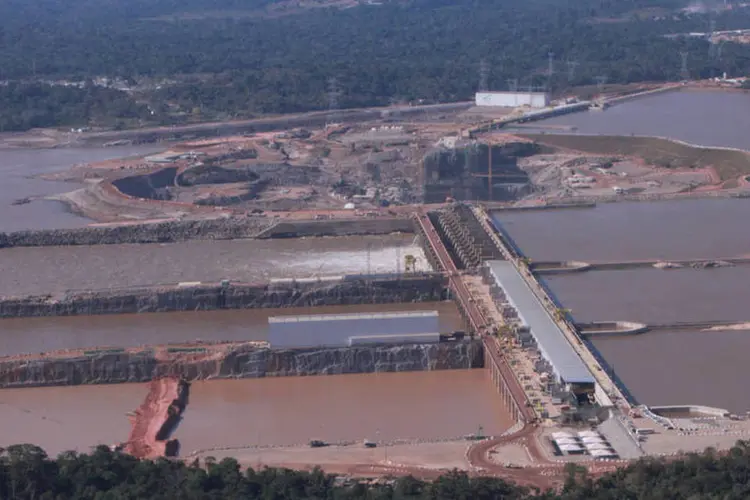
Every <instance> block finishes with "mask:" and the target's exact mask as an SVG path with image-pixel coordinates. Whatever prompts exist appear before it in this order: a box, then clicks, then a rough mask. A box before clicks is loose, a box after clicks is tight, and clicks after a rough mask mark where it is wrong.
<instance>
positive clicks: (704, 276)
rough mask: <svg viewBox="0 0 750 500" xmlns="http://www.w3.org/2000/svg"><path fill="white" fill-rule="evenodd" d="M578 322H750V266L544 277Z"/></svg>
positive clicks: (594, 272)
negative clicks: (749, 302)
mask: <svg viewBox="0 0 750 500" xmlns="http://www.w3.org/2000/svg"><path fill="white" fill-rule="evenodd" d="M544 281H545V282H546V283H547V285H548V286H549V288H550V289H551V290H552V292H553V293H554V295H555V296H556V297H557V299H558V300H559V301H560V302H562V304H563V305H564V306H565V307H566V308H569V309H571V312H572V314H573V317H574V318H575V320H576V321H578V322H586V321H607V320H610V321H621V320H622V321H639V322H644V323H651V324H664V323H675V322H690V321H693V322H694V321H750V309H749V308H748V293H747V291H748V283H750V266H746V265H742V266H736V267H724V268H715V269H673V270H660V269H630V270H623V271H590V272H584V273H573V274H568V275H549V276H546V277H545V278H544Z"/></svg>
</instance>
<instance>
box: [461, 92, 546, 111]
mask: <svg viewBox="0 0 750 500" xmlns="http://www.w3.org/2000/svg"><path fill="white" fill-rule="evenodd" d="M476 105H477V106H493V107H501V108H518V107H520V106H529V107H531V108H546V107H547V106H549V94H547V93H544V92H477V94H476Z"/></svg>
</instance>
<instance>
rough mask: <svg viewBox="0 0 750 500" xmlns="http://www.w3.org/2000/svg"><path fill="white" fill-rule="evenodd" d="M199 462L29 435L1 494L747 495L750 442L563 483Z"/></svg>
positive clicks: (144, 499) (3, 465)
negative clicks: (46, 446) (71, 447)
mask: <svg viewBox="0 0 750 500" xmlns="http://www.w3.org/2000/svg"><path fill="white" fill-rule="evenodd" d="M206 462H207V463H206V464H204V465H205V468H201V467H198V465H197V464H192V465H185V464H184V463H182V462H178V461H170V460H166V459H162V460H157V461H147V460H144V461H139V460H137V459H135V458H133V457H130V456H128V455H123V454H120V453H114V452H111V451H109V449H108V448H107V447H104V446H102V447H99V448H97V449H96V450H94V451H93V452H92V453H91V454H76V453H73V452H67V453H63V454H61V455H59V456H58V457H57V459H50V458H48V457H47V456H46V455H45V453H44V451H43V450H42V449H40V448H38V447H36V446H32V445H15V446H9V447H8V448H6V449H4V450H2V455H0V498H9V499H14V500H45V499H59V500H62V499H68V498H71V499H72V498H75V499H81V500H84V499H133V500H150V499H164V500H174V499H178V498H179V499H188V500H192V499H195V500H199V499H217V500H219V499H221V500H225V499H264V500H266V499H267V500H287V499H288V500H293V499H334V500H347V499H362V500H365V499H367V500H381V499H382V500H391V499H393V500H396V499H415V500H417V499H425V500H426V499H430V500H443V499H445V500H491V499H492V500H495V499H498V500H499V499H509V500H513V499H531V498H536V499H545V500H547V499H548V500H552V499H560V500H597V499H602V500H604V499H607V500H610V499H611V500H620V499H633V500H638V499H644V500H645V499H658V500H670V499H675V500H677V499H681V500H682V499H698V498H701V499H722V500H735V499H736V500H741V499H746V498H749V497H750V443H748V442H742V441H740V442H738V443H737V444H736V445H735V446H734V447H733V448H732V449H731V450H729V452H728V453H727V454H722V455H718V454H717V453H716V452H714V451H712V450H707V451H706V452H705V453H703V454H693V455H689V456H687V457H686V458H685V459H683V460H676V461H672V462H665V461H663V460H641V461H639V462H636V463H634V464H633V465H631V466H629V467H627V468H623V469H620V470H618V471H617V472H615V473H614V474H610V475H607V476H604V477H602V478H600V479H592V478H589V477H587V475H586V472H585V469H577V468H576V467H571V468H570V469H569V470H568V478H567V480H566V481H565V485H564V486H563V488H562V490H561V491H558V492H552V491H546V492H540V491H536V490H529V489H527V488H522V487H518V486H515V485H513V484H510V483H507V482H505V481H502V480H500V479H494V478H470V477H468V476H467V475H466V474H464V473H462V472H458V471H454V472H451V473H448V474H445V475H443V476H441V477H440V478H439V479H437V480H435V481H433V482H423V481H420V480H417V479H414V478H411V477H407V478H400V479H397V480H395V481H392V482H389V483H387V484H378V485H372V484H367V483H362V482H352V481H348V482H347V481H339V480H338V479H337V478H336V477H334V476H331V475H326V474H324V473H323V472H321V471H320V470H313V471H312V472H303V471H292V470H287V469H270V468H264V469H261V470H253V469H247V470H246V471H244V472H243V471H242V470H241V468H240V466H239V464H238V463H237V462H236V461H235V460H233V459H224V460H222V461H220V462H216V461H214V460H209V459H206Z"/></svg>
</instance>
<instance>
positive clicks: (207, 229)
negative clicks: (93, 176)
mask: <svg viewBox="0 0 750 500" xmlns="http://www.w3.org/2000/svg"><path fill="white" fill-rule="evenodd" d="M273 224H274V221H273V220H272V219H268V218H263V217H243V218H230V219H211V220H193V221H169V222H157V223H148V224H128V225H118V226H101V227H85V228H79V229H50V230H40V231H17V232H13V233H0V248H10V247H37V246H65V245H115V244H121V243H173V242H179V241H188V240H194V239H200V240H231V239H238V238H254V237H256V236H258V234H259V233H260V232H262V231H264V230H266V229H268V228H269V227H271V226H273Z"/></svg>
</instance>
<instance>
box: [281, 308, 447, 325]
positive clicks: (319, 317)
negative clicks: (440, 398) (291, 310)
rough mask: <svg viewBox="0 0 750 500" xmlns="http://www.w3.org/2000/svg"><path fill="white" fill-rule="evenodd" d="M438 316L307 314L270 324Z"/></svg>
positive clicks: (433, 313) (411, 313)
mask: <svg viewBox="0 0 750 500" xmlns="http://www.w3.org/2000/svg"><path fill="white" fill-rule="evenodd" d="M431 316H438V312H437V311H407V312H386V313H350V314H305V315H299V316H271V317H270V318H268V322H269V323H300V322H304V321H347V320H353V319H398V318H429V317H431Z"/></svg>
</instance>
